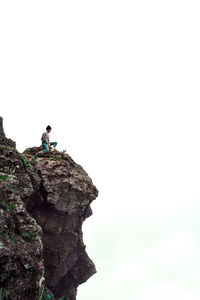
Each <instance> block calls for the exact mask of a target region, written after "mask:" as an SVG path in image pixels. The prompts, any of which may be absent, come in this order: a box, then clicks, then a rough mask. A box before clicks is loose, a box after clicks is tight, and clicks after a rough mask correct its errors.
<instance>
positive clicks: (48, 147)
mask: <svg viewBox="0 0 200 300" xmlns="http://www.w3.org/2000/svg"><path fill="white" fill-rule="evenodd" d="M50 131H51V126H49V125H48V126H47V128H46V131H45V132H44V133H43V135H42V138H41V140H42V146H43V147H44V150H42V152H43V153H44V152H49V151H54V148H55V147H56V146H57V142H49V132H50Z"/></svg>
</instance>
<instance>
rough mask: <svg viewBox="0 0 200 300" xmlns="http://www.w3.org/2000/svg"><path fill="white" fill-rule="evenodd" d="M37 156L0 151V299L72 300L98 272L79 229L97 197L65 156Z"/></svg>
mask: <svg viewBox="0 0 200 300" xmlns="http://www.w3.org/2000/svg"><path fill="white" fill-rule="evenodd" d="M2 132H3V131H2ZM6 140H7V139H6V137H5V135H4V141H6ZM36 151H37V147H34V148H32V149H31V148H29V149H27V150H26V151H25V152H24V153H23V154H19V153H18V152H17V150H16V149H15V148H12V147H10V145H7V144H6V142H5V144H4V145H1V146H0V172H1V173H0V197H1V198H0V214H1V221H0V228H1V229H2V228H4V229H2V230H1V229H0V230H1V231H0V232H1V236H0V271H1V274H4V275H3V276H1V277H0V293H1V291H2V292H3V293H5V294H6V293H8V295H7V299H12V300H15V299H16V300H17V299H23V300H26V299H38V300H39V299H41V300H45V299H58V298H59V299H60V300H61V299H63V300H64V299H66V300H75V299H76V292H77V287H78V285H79V284H81V283H83V282H85V281H86V280H87V279H88V278H89V277H90V276H92V275H93V274H94V273H95V272H96V269H95V265H94V264H93V262H92V261H91V259H90V258H89V257H88V255H87V253H86V251H85V245H84V243H83V235H82V223H83V221H84V220H85V218H87V217H89V216H90V215H91V214H92V211H91V208H90V203H91V202H92V201H93V200H94V199H95V198H96V197H97V195H98V191H97V189H96V187H95V186H94V185H93V183H92V181H91V179H90V178H89V177H88V174H87V173H86V172H85V171H84V170H83V168H82V167H81V166H79V165H78V164H76V163H75V162H74V161H73V160H72V158H71V157H70V156H69V155H67V154H64V153H60V152H58V151H55V152H54V153H53V154H48V153H47V154H40V155H38V156H37V155H33V154H34V153H36ZM11 220H13V221H12V222H11ZM9 235H10V236H11V238H9ZM8 266H9V267H8ZM7 269H9V270H10V272H8V271H7ZM11 271H13V272H14V273H13V272H11ZM12 274H14V275H12ZM16 281H17V282H20V284H16ZM0 295H1V294H0ZM27 295H28V296H27Z"/></svg>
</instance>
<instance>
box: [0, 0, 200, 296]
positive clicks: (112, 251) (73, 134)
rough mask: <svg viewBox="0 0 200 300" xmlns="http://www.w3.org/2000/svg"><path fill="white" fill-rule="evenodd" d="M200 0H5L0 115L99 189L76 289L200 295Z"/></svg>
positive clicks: (23, 141)
mask: <svg viewBox="0 0 200 300" xmlns="http://www.w3.org/2000/svg"><path fill="white" fill-rule="evenodd" d="M199 8H200V7H199V2H198V1H192V0H190V1H178V0H173V1H171V0H168V1H155V0H154V1H146V0H140V1H139V0H138V1H126V0H123V1H111V0H106V1H104V0H102V1H51V0H49V1H42V0H40V1H37V0H36V1H27V0H26V1H1V2H0V43H1V47H0V115H1V116H2V117H3V118H4V128H5V132H6V134H7V136H8V137H10V138H12V139H13V140H16V142H17V148H18V150H20V151H23V150H24V149H25V148H26V147H29V146H34V145H39V144H40V138H41V134H42V132H43V131H44V130H45V128H46V126H47V125H48V124H50V125H51V126H52V129H53V130H52V133H51V140H52V141H57V142H58V149H59V150H64V149H66V150H67V152H68V154H69V155H71V156H72V158H73V159H74V160H75V161H76V162H77V163H79V164H81V165H82V166H83V168H84V169H85V170H86V171H87V172H88V174H89V175H90V177H91V178H92V180H93V182H94V184H95V185H96V186H97V188H98V189H99V191H100V194H99V197H98V199H97V200H96V201H95V202H94V203H93V205H92V209H93V213H94V214H93V216H92V217H90V218H89V219H88V220H87V221H86V222H85V224H84V227H83V229H84V241H85V244H86V245H87V251H88V254H89V255H90V257H91V258H92V259H93V261H94V262H95V264H96V267H97V270H98V273H97V274H96V275H95V276H93V277H92V278H91V279H89V281H88V282H87V283H85V284H83V285H81V286H80V287H79V289H78V296H77V300H94V299H95V300H102V299H103V300H111V299H113V300H122V299H130V300H132V299H133V300H146V299H150V300H160V299H162V300H165V299H166V300H168V299H171V300H177V299H181V300H188V299H192V300H197V299H198V300H199V299H200V255H199V253H200V235H199V228H200V221H199V220H200V218H199V216H200V189H199V183H200V139H199V129H200V118H199V115H200V102H199V99H200V91H199V80H200V71H199V70H200V55H199V53H200V41H199V28H200V19H199Z"/></svg>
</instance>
